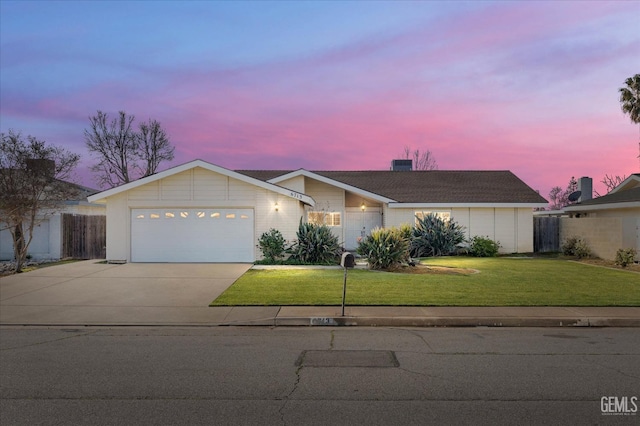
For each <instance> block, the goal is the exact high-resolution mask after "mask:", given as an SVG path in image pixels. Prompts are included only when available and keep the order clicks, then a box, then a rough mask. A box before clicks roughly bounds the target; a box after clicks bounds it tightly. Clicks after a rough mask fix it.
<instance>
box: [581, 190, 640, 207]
mask: <svg viewBox="0 0 640 426" xmlns="http://www.w3.org/2000/svg"><path fill="white" fill-rule="evenodd" d="M634 201H640V186H638V187H635V188H631V189H625V190H624V191H618V192H614V193H613V194H611V193H609V194H607V195H603V196H602V197H598V198H593V199H591V200H586V201H583V202H581V203H576V204H574V205H572V206H570V207H579V206H596V205H601V204H616V203H631V202H634Z"/></svg>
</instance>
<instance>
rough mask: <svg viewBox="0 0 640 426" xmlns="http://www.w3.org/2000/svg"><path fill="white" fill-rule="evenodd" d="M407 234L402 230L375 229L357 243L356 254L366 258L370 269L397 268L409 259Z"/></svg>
mask: <svg viewBox="0 0 640 426" xmlns="http://www.w3.org/2000/svg"><path fill="white" fill-rule="evenodd" d="M410 229H411V228H410V227H409V230H410ZM407 234H409V233H408V232H407V231H406V229H405V230H403V229H402V228H401V229H398V228H375V229H373V230H372V231H371V235H369V236H367V237H366V238H365V239H364V240H362V241H360V243H358V248H357V253H358V254H359V255H360V256H363V257H366V258H367V260H368V262H369V268H370V269H388V268H392V267H394V266H398V265H400V264H402V263H404V262H406V261H407V260H408V259H409V245H410V243H409V239H408V238H407Z"/></svg>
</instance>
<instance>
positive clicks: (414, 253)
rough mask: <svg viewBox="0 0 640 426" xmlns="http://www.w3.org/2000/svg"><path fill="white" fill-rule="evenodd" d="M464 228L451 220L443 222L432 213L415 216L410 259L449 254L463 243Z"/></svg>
mask: <svg viewBox="0 0 640 426" xmlns="http://www.w3.org/2000/svg"><path fill="white" fill-rule="evenodd" d="M464 239H465V237H464V228H463V227H462V226H460V225H458V224H457V223H456V222H454V221H453V220H448V221H445V220H444V219H441V218H439V217H438V216H437V215H435V214H434V213H429V214H428V215H426V216H424V217H422V218H421V217H419V216H416V226H415V227H414V228H413V235H412V238H411V257H431V256H443V255H447V254H451V253H453V252H454V251H455V250H456V247H457V246H458V244H460V243H462V242H463V241H464Z"/></svg>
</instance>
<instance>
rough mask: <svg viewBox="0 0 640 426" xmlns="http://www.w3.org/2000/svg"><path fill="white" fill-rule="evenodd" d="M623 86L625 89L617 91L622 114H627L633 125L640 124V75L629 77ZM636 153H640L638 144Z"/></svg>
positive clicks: (639, 144)
mask: <svg viewBox="0 0 640 426" xmlns="http://www.w3.org/2000/svg"><path fill="white" fill-rule="evenodd" d="M624 84H626V85H627V87H621V88H620V89H618V92H620V106H621V107H622V112H624V113H625V114H628V115H629V118H630V119H631V121H632V122H633V123H637V124H640V74H636V75H634V76H633V77H629V78H628V79H626V80H625V82H624ZM638 151H639V152H640V142H638ZM638 158H640V155H638Z"/></svg>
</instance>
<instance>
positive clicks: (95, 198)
mask: <svg viewBox="0 0 640 426" xmlns="http://www.w3.org/2000/svg"><path fill="white" fill-rule="evenodd" d="M196 167H201V168H203V169H205V170H209V171H212V172H215V173H219V174H221V175H224V176H228V177H230V178H233V179H237V180H239V181H242V182H245V183H249V184H251V185H255V186H258V187H260V188H264V189H267V190H269V191H273V192H276V193H278V194H281V195H284V196H286V197H291V198H295V199H296V200H300V201H302V202H303V203H305V204H308V205H311V206H313V205H315V201H314V200H313V198H311V197H309V196H308V195H305V194H301V193H299V192H296V191H292V190H290V189H287V188H283V187H282V186H278V185H275V184H272V183H268V182H265V181H263V180H260V179H256V178H253V177H251V176H248V175H245V174H241V173H238V172H234V171H233V170H229V169H225V168H224V167H220V166H216V165H215V164H211V163H208V162H206V161H203V160H193V161H190V162H188V163H184V164H181V165H179V166H175V167H172V168H170V169H167V170H164V171H162V172H159V173H156V174H153V175H151V176H147V177H144V178H141V179H138V180H135V181H133V182H129V183H125V184H124V185H120V186H117V187H115V188H111V189H108V190H106V191H103V192H99V193H97V194H94V195H92V196H90V197H88V200H89V202H92V203H94V202H105V201H106V198H108V197H111V196H113V195H116V194H119V193H121V192H125V191H129V190H131V189H134V188H137V187H139V186H142V185H146V184H148V183H151V182H155V181H157V180H160V179H164V178H166V177H169V176H172V175H175V174H178V173H182V172H184V171H187V170H191V169H194V168H196Z"/></svg>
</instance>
